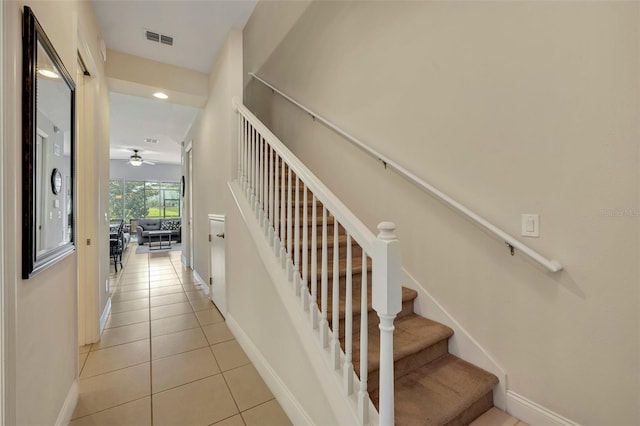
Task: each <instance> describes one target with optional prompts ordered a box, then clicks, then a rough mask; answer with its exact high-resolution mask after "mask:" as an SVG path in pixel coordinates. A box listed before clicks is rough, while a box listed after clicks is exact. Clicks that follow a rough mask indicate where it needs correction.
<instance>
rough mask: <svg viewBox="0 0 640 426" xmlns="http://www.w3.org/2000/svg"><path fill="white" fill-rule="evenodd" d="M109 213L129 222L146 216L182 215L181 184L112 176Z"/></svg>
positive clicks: (112, 217) (112, 218)
mask: <svg viewBox="0 0 640 426" xmlns="http://www.w3.org/2000/svg"><path fill="white" fill-rule="evenodd" d="M109 186H110V205H109V216H110V220H111V221H114V222H116V221H120V220H121V219H124V220H125V221H126V222H128V221H130V220H131V219H138V218H143V217H180V183H179V182H150V181H128V180H122V179H112V180H111V181H110V185H109Z"/></svg>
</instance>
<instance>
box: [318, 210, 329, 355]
mask: <svg viewBox="0 0 640 426" xmlns="http://www.w3.org/2000/svg"><path fill="white" fill-rule="evenodd" d="M328 260H329V259H328V255H327V209H326V208H325V206H324V205H323V206H322V260H321V262H322V263H321V264H320V268H321V271H320V275H321V279H320V293H321V294H320V305H321V308H320V315H321V316H320V318H321V319H320V343H321V344H322V347H323V348H326V347H327V346H329V321H328V320H327V303H328V302H327V299H328V296H329V295H328V293H329V277H328V275H329V271H328V269H329V265H328Z"/></svg>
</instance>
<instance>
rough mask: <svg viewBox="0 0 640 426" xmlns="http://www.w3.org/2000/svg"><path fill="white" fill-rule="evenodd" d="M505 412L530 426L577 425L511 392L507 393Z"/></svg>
mask: <svg viewBox="0 0 640 426" xmlns="http://www.w3.org/2000/svg"><path fill="white" fill-rule="evenodd" d="M506 411H507V412H508V413H509V414H511V415H512V416H514V417H517V418H519V419H520V420H522V421H523V422H526V423H529V424H530V425H532V426H578V423H575V422H572V421H571V420H569V419H567V418H565V417H562V416H561V415H559V414H557V413H554V412H553V411H551V410H549V409H547V408H545V407H542V406H540V405H538V404H536V403H535V402H533V401H530V400H528V399H527V398H525V397H523V396H520V395H518V394H517V393H515V392H512V391H507V410H506Z"/></svg>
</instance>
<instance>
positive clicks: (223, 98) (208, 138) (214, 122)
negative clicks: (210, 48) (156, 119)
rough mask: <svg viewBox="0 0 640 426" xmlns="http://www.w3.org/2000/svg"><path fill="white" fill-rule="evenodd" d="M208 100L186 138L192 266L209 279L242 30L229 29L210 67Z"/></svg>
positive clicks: (222, 207) (223, 203)
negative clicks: (190, 150)
mask: <svg viewBox="0 0 640 426" xmlns="http://www.w3.org/2000/svg"><path fill="white" fill-rule="evenodd" d="M209 87H210V91H209V99H208V101H207V104H206V105H205V107H204V109H203V111H202V112H201V113H200V114H199V115H198V118H197V119H196V122H195V123H194V124H193V126H192V127H191V130H190V131H189V133H188V134H187V136H186V137H185V145H187V144H189V142H192V143H193V210H194V212H193V224H192V226H193V227H194V232H193V235H194V253H195V256H194V267H193V269H194V270H195V271H196V272H198V274H199V275H200V276H201V277H202V278H203V279H204V280H208V279H209V274H210V271H209V239H208V235H209V219H208V216H207V215H208V214H210V213H214V214H227V213H228V209H229V207H228V206H229V195H228V191H227V186H226V184H227V181H228V180H229V176H230V173H231V168H230V164H232V163H231V161H232V159H231V156H232V153H231V149H230V143H231V141H230V138H231V136H232V133H231V132H232V129H233V127H232V126H233V119H234V116H233V110H232V109H231V99H232V98H233V97H234V96H237V97H240V98H241V97H242V33H241V32H240V31H238V30H231V32H230V33H229V35H228V37H227V40H226V42H225V44H224V46H223V48H222V49H221V51H220V55H219V56H218V59H217V60H216V63H215V64H214V66H213V69H212V71H211V75H210V79H209Z"/></svg>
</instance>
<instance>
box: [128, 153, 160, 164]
mask: <svg viewBox="0 0 640 426" xmlns="http://www.w3.org/2000/svg"><path fill="white" fill-rule="evenodd" d="M129 164H131V165H132V166H134V167H140V166H141V165H143V164H149V165H151V166H155V165H156V163H154V162H153V161H149V160H143V159H142V157H141V156H140V155H139V154H138V150H137V149H134V150H133V155H132V156H131V157H129Z"/></svg>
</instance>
